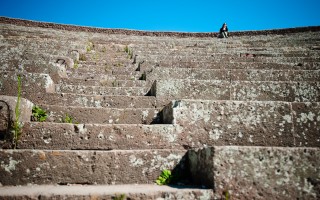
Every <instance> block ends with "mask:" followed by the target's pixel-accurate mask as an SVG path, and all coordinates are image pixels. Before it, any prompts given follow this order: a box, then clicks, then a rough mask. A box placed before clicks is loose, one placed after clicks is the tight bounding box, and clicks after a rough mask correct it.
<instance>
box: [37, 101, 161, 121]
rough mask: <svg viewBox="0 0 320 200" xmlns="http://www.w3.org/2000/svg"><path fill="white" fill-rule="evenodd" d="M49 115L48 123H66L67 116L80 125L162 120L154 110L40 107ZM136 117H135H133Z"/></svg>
mask: <svg viewBox="0 0 320 200" xmlns="http://www.w3.org/2000/svg"><path fill="white" fill-rule="evenodd" d="M38 106H39V107H41V108H42V109H44V110H46V112H47V113H48V118H47V120H46V121H47V122H55V123H61V122H64V119H65V117H66V115H68V116H70V117H71V118H72V119H73V123H79V124H88V123H89V124H90V123H94V124H151V123H153V124H157V123H160V122H161V121H160V120H161V119H160V116H159V110H157V109H154V108H134V109H133V108H126V109H123V108H122V109H119V108H92V107H88V108H84V107H71V106H69V107H67V108H66V107H64V106H53V105H38ZM133 116H134V117H133Z"/></svg>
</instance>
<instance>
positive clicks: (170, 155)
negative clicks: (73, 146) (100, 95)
mask: <svg viewBox="0 0 320 200" xmlns="http://www.w3.org/2000/svg"><path fill="white" fill-rule="evenodd" d="M185 154H186V150H165V149H163V150H129V151H125V150H112V151H84V150H82V151H80V150H74V151H68V150H36V149H33V150H27V149H21V150H3V149H2V150H0V156H1V167H0V180H1V181H0V183H1V185H2V186H7V185H33V184H36V185H46V184H53V185H56V184H58V185H67V184H87V185H92V184H107V185H119V184H120V185H121V184H152V183H154V182H155V180H156V179H157V178H158V176H159V175H160V174H161V171H162V170H164V169H168V170H174V169H175V170H180V171H181V172H184V171H185V170H187V169H186V166H185V161H186V158H185V157H184V156H185ZM178 163H180V164H179V165H178Z"/></svg>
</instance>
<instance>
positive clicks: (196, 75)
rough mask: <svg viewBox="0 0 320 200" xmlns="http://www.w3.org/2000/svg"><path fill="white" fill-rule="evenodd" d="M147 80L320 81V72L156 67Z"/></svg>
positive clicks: (147, 75) (148, 74)
mask: <svg viewBox="0 0 320 200" xmlns="http://www.w3.org/2000/svg"><path fill="white" fill-rule="evenodd" d="M146 79H147V80H148V81H149V80H157V79H198V80H231V81H318V80H320V71H315V70H263V69H262V70H256V69H230V70H226V69H201V68H200V69H195V68H177V67H173V68H169V67H155V68H153V69H152V71H151V72H147V74H146Z"/></svg>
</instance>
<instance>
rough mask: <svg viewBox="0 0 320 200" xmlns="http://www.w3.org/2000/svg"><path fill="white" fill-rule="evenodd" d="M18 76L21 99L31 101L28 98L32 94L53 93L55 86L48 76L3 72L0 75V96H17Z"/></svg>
mask: <svg viewBox="0 0 320 200" xmlns="http://www.w3.org/2000/svg"><path fill="white" fill-rule="evenodd" d="M18 75H20V77H21V95H22V97H26V98H28V99H30V100H32V98H30V97H32V96H33V95H34V94H37V93H53V92H55V85H54V83H53V81H52V79H51V77H50V76H49V75H48V74H37V73H26V72H23V73H20V72H13V71H4V72H1V74H0V94H2V95H9V96H16V95H17V90H18V78H17V77H18Z"/></svg>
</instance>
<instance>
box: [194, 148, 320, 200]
mask: <svg viewBox="0 0 320 200" xmlns="http://www.w3.org/2000/svg"><path fill="white" fill-rule="evenodd" d="M319 151H320V150H319V148H285V147H246V146H242V147H240V146H216V147H209V148H204V149H200V150H192V151H189V152H188V158H189V165H190V170H191V176H192V178H193V181H194V182H197V183H198V184H201V185H205V186H208V187H211V188H212V189H213V190H214V192H215V197H216V198H217V199H223V198H225V197H226V196H227V195H228V196H229V198H230V199H279V200H280V199H319V197H320V190H319V189H320V185H319V182H320V167H319V166H320V152H319Z"/></svg>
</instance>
